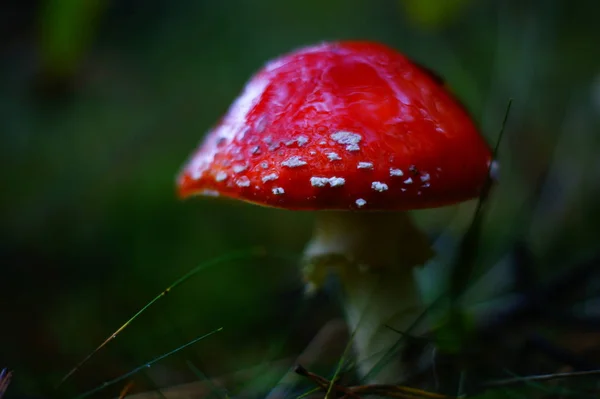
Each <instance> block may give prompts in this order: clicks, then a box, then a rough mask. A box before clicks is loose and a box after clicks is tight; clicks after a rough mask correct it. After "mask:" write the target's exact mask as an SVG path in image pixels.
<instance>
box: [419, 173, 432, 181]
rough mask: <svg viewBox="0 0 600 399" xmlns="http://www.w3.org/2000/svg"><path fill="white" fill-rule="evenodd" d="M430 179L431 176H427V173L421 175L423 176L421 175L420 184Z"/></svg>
mask: <svg viewBox="0 0 600 399" xmlns="http://www.w3.org/2000/svg"><path fill="white" fill-rule="evenodd" d="M430 177H431V176H429V173H423V174H422V175H421V181H422V182H426V181H429V179H430Z"/></svg>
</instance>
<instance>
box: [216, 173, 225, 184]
mask: <svg viewBox="0 0 600 399" xmlns="http://www.w3.org/2000/svg"><path fill="white" fill-rule="evenodd" d="M225 179H227V173H225V172H219V173H217V175H216V176H215V180H216V181H218V182H219V181H223V180H225Z"/></svg>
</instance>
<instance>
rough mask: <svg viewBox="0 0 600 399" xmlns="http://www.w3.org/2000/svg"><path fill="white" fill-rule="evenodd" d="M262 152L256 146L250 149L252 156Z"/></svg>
mask: <svg viewBox="0 0 600 399" xmlns="http://www.w3.org/2000/svg"><path fill="white" fill-rule="evenodd" d="M259 152H260V147H259V146H257V145H255V146H254V147H252V148H250V154H252V155H256V154H258V153H259Z"/></svg>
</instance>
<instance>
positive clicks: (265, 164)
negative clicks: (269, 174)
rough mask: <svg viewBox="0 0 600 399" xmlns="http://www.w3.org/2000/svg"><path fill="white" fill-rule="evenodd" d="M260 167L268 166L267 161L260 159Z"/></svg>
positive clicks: (265, 167)
mask: <svg viewBox="0 0 600 399" xmlns="http://www.w3.org/2000/svg"><path fill="white" fill-rule="evenodd" d="M260 167H261V168H263V169H267V168H268V167H269V163H268V162H267V161H262V162H261V163H260Z"/></svg>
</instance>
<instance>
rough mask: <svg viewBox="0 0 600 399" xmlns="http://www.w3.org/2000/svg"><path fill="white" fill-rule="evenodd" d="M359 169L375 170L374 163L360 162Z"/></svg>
mask: <svg viewBox="0 0 600 399" xmlns="http://www.w3.org/2000/svg"><path fill="white" fill-rule="evenodd" d="M357 168H358V169H373V162H359V163H358V166H357Z"/></svg>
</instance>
